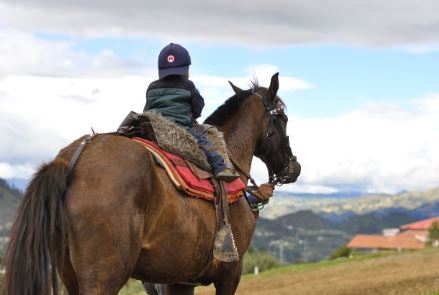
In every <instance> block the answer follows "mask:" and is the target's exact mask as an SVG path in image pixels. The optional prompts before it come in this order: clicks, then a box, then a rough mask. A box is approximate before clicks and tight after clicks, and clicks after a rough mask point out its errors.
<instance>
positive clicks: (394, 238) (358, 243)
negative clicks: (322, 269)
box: [347, 217, 439, 251]
mask: <svg viewBox="0 0 439 295" xmlns="http://www.w3.org/2000/svg"><path fill="white" fill-rule="evenodd" d="M435 221H437V222H439V217H435V218H430V219H426V220H421V221H418V222H415V223H411V224H406V225H403V226H401V227H400V228H399V229H385V230H384V231H383V234H382V235H361V234H359V235H356V236H354V238H353V239H352V240H351V241H350V242H349V243H348V244H347V247H348V248H351V249H356V250H398V251H402V250H419V249H422V248H425V246H426V242H427V241H428V230H429V228H430V227H431V225H432V224H433V223H434V222H435Z"/></svg>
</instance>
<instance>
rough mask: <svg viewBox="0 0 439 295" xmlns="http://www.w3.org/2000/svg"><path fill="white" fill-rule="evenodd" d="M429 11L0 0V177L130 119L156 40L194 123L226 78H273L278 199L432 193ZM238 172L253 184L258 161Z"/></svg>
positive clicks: (436, 84) (262, 171) (281, 2)
mask: <svg viewBox="0 0 439 295" xmlns="http://www.w3.org/2000/svg"><path fill="white" fill-rule="evenodd" d="M437 11H439V2H438V1H435V0H431V1H430V0H419V1H411V0H410V1H409V0H387V1H381V0H368V1H360V0H349V1H348V0H333V1H327V0H326V1H325V0H314V1H309V0H307V1H305V0H272V1H262V0H252V1H249V0H234V1H231V0H226V1H215V2H213V1H204V0H190V1H171V0H164V1H163V0H162V1H148V0H126V1H115V0H106V1H102V0H87V1H85V0H77V1H67V0H39V1H32V0H14V1H11V0H0V177H1V178H4V179H7V180H24V181H27V180H28V179H29V178H30V177H31V176H32V174H33V173H35V170H36V169H37V167H38V166H39V165H40V164H41V163H42V162H47V161H50V160H51V159H53V158H54V157H55V156H56V154H57V153H58V151H59V150H60V149H61V148H62V147H64V146H66V145H67V144H69V143H70V142H72V141H73V140H75V139H76V138H78V137H80V136H81V135H83V134H88V133H90V132H91V128H93V129H94V130H95V131H96V132H108V131H114V130H115V129H116V128H117V127H118V125H119V123H120V122H121V121H122V120H123V118H124V117H125V115H126V114H128V113H129V112H130V111H136V112H141V111H142V109H143V106H144V104H145V90H146V88H147V86H148V84H149V83H150V82H151V81H153V80H155V79H156V78H157V56H158V53H159V52H160V50H161V48H163V47H164V46H165V45H167V44H169V43H170V42H174V43H179V44H181V45H183V46H185V47H186V48H187V49H188V50H189V52H190V54H191V57H192V66H191V73H190V75H191V80H192V81H193V82H194V83H195V85H196V86H197V88H198V89H199V90H200V92H201V93H202V95H203V96H204V98H205V100H206V107H205V108H204V110H203V116H202V118H205V117H207V116H208V115H209V114H210V113H211V112H213V111H214V110H215V109H216V108H217V107H218V106H219V105H221V104H222V102H224V101H225V100H226V99H227V98H229V97H230V96H232V95H233V91H232V89H231V88H230V86H229V85H228V83H227V81H228V80H230V81H232V82H233V83H235V84H236V85H237V86H239V87H241V88H248V87H249V85H250V81H251V80H252V79H253V77H257V78H258V80H259V82H260V84H261V85H262V86H268V85H269V81H270V77H271V76H272V75H273V74H274V73H275V72H279V73H280V90H279V93H278V94H279V95H280V96H281V97H282V98H283V100H284V101H285V102H286V105H287V108H288V109H287V114H288V116H289V125H288V133H289V136H290V141H291V146H292V149H293V152H294V154H295V155H297V157H298V160H299V161H300V163H301V164H302V174H301V176H300V177H299V180H298V181H297V183H295V184H288V185H285V186H282V187H281V188H279V189H280V190H284V191H291V192H309V193H336V192H351V191H358V192H367V193H374V192H384V193H395V192H400V191H404V190H428V189H431V188H434V187H438V186H439V172H438V171H439V139H438V138H439V118H438V117H439V67H438V65H439V14H438V13H437ZM251 173H252V175H253V176H254V177H255V178H256V180H257V181H258V182H259V183H262V182H266V181H267V179H268V177H267V171H266V168H265V166H264V165H263V164H262V162H260V161H259V160H255V161H254V162H253V167H252V172H251Z"/></svg>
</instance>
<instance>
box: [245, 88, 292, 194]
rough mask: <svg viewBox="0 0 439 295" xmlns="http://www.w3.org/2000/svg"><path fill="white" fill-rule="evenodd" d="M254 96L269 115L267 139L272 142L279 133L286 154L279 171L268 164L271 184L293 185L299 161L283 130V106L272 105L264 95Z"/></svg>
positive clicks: (254, 92) (258, 93) (259, 155)
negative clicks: (272, 138) (273, 137)
mask: <svg viewBox="0 0 439 295" xmlns="http://www.w3.org/2000/svg"><path fill="white" fill-rule="evenodd" d="M253 94H254V95H256V96H258V97H260V98H261V100H262V102H263V103H264V107H265V110H266V111H267V114H268V130H267V134H266V137H265V139H266V140H270V138H271V136H272V135H274V134H275V133H276V132H278V133H279V136H280V140H281V146H282V152H283V154H284V159H287V160H286V161H285V163H284V166H283V168H282V169H280V170H279V171H275V170H274V169H273V168H272V167H270V165H269V164H268V163H267V168H268V173H269V182H270V183H272V184H274V185H279V186H280V185H282V184H286V183H291V182H293V181H294V179H293V174H294V162H296V161H297V157H296V156H294V155H293V153H292V151H291V147H290V141H289V137H288V136H287V135H286V132H285V130H284V129H283V128H282V125H281V122H280V117H282V116H284V117H286V115H285V112H284V108H283V106H280V105H279V104H278V105H272V104H271V102H270V100H269V99H268V98H267V97H266V96H265V95H264V94H262V93H260V92H257V91H253ZM255 156H257V157H261V156H264V153H261V154H255Z"/></svg>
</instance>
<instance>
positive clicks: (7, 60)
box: [0, 29, 146, 78]
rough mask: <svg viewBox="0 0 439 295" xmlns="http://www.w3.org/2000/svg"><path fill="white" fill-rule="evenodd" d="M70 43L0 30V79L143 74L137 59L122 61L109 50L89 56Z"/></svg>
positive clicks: (141, 65) (143, 67) (142, 64)
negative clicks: (25, 76)
mask: <svg viewBox="0 0 439 295" xmlns="http://www.w3.org/2000/svg"><path fill="white" fill-rule="evenodd" d="M73 46H74V43H72V42H67V41H46V40H42V39H39V38H36V37H35V36H34V35H32V34H31V33H25V32H22V31H18V30H1V29H0V64H1V65H2V66H1V67H0V78H1V77H4V76H7V75H38V76H60V77H68V76H82V77H83V76H100V77H102V76H109V75H111V76H120V75H127V74H133V73H138V74H145V71H146V69H145V64H144V63H142V62H141V61H132V60H122V59H120V58H118V57H117V56H115V54H114V53H113V52H112V51H110V50H102V51H101V52H99V53H97V54H95V55H91V54H87V53H85V52H81V51H77V50H74V48H73Z"/></svg>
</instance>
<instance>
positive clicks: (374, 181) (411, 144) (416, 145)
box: [287, 94, 439, 192]
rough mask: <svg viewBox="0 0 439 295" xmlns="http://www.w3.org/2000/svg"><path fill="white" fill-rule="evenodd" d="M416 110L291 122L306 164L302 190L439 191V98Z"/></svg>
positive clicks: (374, 110) (417, 103) (371, 108)
mask: <svg viewBox="0 0 439 295" xmlns="http://www.w3.org/2000/svg"><path fill="white" fill-rule="evenodd" d="M412 106H413V108H412V109H410V110H406V109H403V108H401V107H399V106H397V105H386V104H374V105H365V106H363V107H362V108H360V109H358V110H355V111H352V112H349V113H346V114H344V115H342V116H338V117H333V118H310V119H303V118H290V122H292V123H291V126H290V129H289V130H290V133H291V136H290V138H291V140H292V142H291V143H292V147H293V151H294V152H295V153H296V154H297V156H298V158H299V161H300V162H301V164H302V175H301V176H300V180H299V183H298V184H299V186H298V188H297V189H298V190H300V189H301V188H300V186H303V185H305V186H307V187H310V186H315V187H316V188H317V190H318V191H319V190H320V189H318V188H319V187H325V188H333V189H336V190H348V191H349V190H350V191H357V190H361V191H366V192H397V191H401V190H421V189H427V188H431V187H436V186H438V185H439V174H438V173H437V171H439V153H438V152H437V151H438V150H439V141H438V140H437V139H438V138H439V121H438V120H437V114H438V113H439V94H436V95H429V96H427V97H424V98H421V99H417V100H414V101H413V104H412ZM287 189H289V190H295V189H296V188H295V187H294V186H288V187H287Z"/></svg>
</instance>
